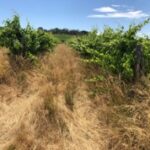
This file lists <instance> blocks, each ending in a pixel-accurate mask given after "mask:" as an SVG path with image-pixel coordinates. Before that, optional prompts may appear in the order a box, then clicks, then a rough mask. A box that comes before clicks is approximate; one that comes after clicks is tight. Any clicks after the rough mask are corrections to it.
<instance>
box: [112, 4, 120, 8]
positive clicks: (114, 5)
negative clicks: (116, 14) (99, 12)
mask: <svg viewBox="0 0 150 150" xmlns="http://www.w3.org/2000/svg"><path fill="white" fill-rule="evenodd" d="M111 6H112V7H117V8H118V7H121V6H120V5H116V4H113V5H111Z"/></svg>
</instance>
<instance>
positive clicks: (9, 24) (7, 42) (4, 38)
mask: <svg viewBox="0 0 150 150" xmlns="http://www.w3.org/2000/svg"><path fill="white" fill-rule="evenodd" d="M56 43H57V40H56V39H55V38H54V37H53V35H52V34H50V33H46V32H44V31H42V30H35V29H33V28H32V27H31V26H30V25H29V24H28V25H27V26H26V28H22V27H21V25H20V18H19V16H16V15H15V16H14V17H13V19H12V20H7V21H5V24H4V27H3V28H2V29H1V30H0V45H1V46H5V47H7V48H9V49H10V52H11V53H12V54H14V55H22V56H24V57H27V56H30V57H31V56H32V55H37V54H38V53H40V52H44V51H47V50H52V48H53V47H54V45H55V44H56Z"/></svg>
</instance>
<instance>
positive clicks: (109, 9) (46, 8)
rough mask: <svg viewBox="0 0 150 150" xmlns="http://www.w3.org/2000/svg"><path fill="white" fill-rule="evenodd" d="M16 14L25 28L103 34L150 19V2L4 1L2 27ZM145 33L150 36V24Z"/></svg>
mask: <svg viewBox="0 0 150 150" xmlns="http://www.w3.org/2000/svg"><path fill="white" fill-rule="evenodd" d="M15 13H17V14H19V16H20V18H21V24H22V26H23V27H24V26H25V25H26V24H27V22H30V24H31V25H32V26H33V27H34V28H38V27H43V28H46V29H51V28H55V27H58V28H69V29H79V30H91V29H92V28H98V29H99V30H100V31H101V30H102V29H103V27H104V26H105V25H106V26H111V27H113V28H115V27H118V26H125V27H126V28H127V27H128V25H129V24H131V23H139V22H142V21H143V20H145V19H146V18H148V17H149V16H150V0H0V25H2V23H3V20H6V19H7V18H11V17H12V16H13V15H14V14H15ZM141 33H145V34H150V24H149V25H147V26H146V27H144V29H143V30H142V32H141Z"/></svg>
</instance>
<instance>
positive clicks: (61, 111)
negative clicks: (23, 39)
mask: <svg viewBox="0 0 150 150" xmlns="http://www.w3.org/2000/svg"><path fill="white" fill-rule="evenodd" d="M0 58H1V59H0V61H1V63H0V68H1V69H0V78H1V83H0V149H2V150H120V149H121V150H148V149H149V147H150V140H149V139H150V110H149V106H150V98H149V97H150V94H149V90H150V89H149V86H148V82H149V81H147V80H146V81H145V79H144V80H143V81H142V82H141V83H138V84H136V85H134V86H133V85H129V84H126V83H123V82H122V81H121V80H120V79H118V78H117V77H114V76H111V75H110V74H107V73H106V72H104V71H101V70H97V67H92V66H86V65H85V64H82V62H81V61H80V57H79V56H78V55H77V54H76V53H75V52H74V51H73V50H72V49H70V48H68V47H67V46H65V45H59V46H57V47H56V48H55V51H54V52H53V53H51V54H46V55H45V56H42V57H41V58H40V60H39V64H38V65H37V66H36V67H34V68H33V67H32V66H31V65H30V63H29V61H27V60H24V59H23V58H21V57H17V58H16V59H15V60H13V59H12V58H9V57H8V56H7V54H5V53H2V54H0ZM20 62H22V63H20ZM95 74H100V75H102V76H103V77H104V78H103V79H102V80H101V81H98V82H85V81H87V80H86V79H89V78H91V77H93V76H94V75H95Z"/></svg>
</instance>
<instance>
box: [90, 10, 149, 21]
mask: <svg viewBox="0 0 150 150" xmlns="http://www.w3.org/2000/svg"><path fill="white" fill-rule="evenodd" d="M148 16H149V15H148V14H147V13H144V12H143V11H141V10H138V11H128V12H115V13H105V14H94V15H89V16H88V17H89V18H130V19H134V18H143V17H148Z"/></svg>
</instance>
